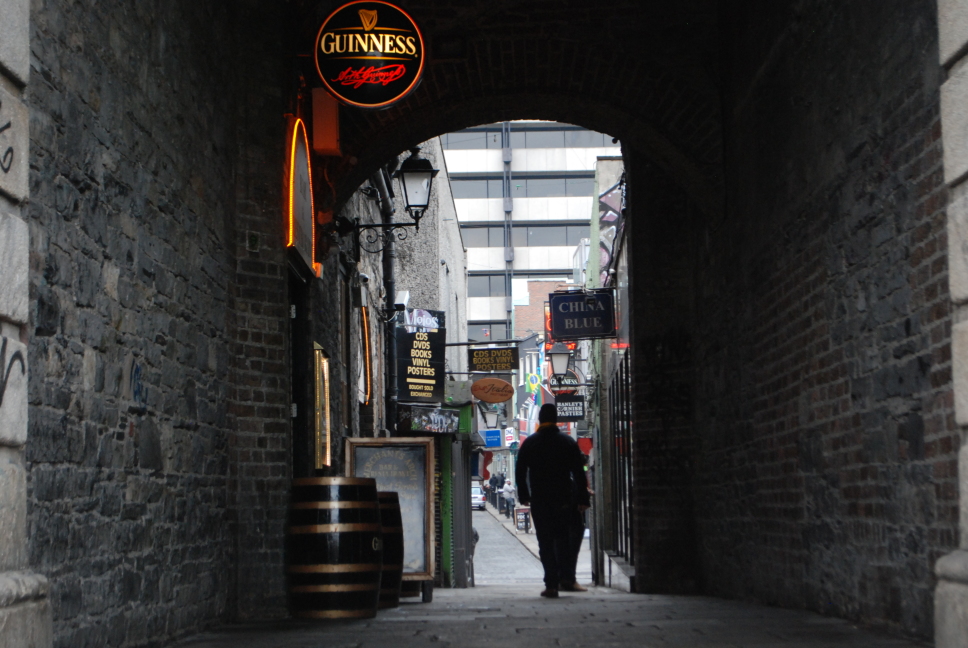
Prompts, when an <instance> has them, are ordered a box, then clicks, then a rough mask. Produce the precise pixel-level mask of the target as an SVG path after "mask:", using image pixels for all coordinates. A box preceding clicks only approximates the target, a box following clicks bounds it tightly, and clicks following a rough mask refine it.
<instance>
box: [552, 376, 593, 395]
mask: <svg viewBox="0 0 968 648" xmlns="http://www.w3.org/2000/svg"><path fill="white" fill-rule="evenodd" d="M583 382H584V380H582V377H581V375H580V374H579V373H578V372H577V371H576V370H575V369H569V370H568V373H566V374H565V375H564V376H551V378H549V379H548V385H549V387H551V393H552V394H555V395H558V394H564V395H566V396H567V395H571V394H577V393H578V386H579V385H581V384H582V383H583Z"/></svg>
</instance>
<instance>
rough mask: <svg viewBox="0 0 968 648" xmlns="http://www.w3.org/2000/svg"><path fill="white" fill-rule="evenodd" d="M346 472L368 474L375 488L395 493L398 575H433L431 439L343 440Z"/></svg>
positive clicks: (420, 578) (414, 577)
mask: <svg viewBox="0 0 968 648" xmlns="http://www.w3.org/2000/svg"><path fill="white" fill-rule="evenodd" d="M346 474H347V476H351V477H371V478H373V479H375V480H376V487H377V490H380V491H396V492H397V493H399V495H400V513H401V516H402V517H403V580H413V581H423V580H433V577H434V440H433V438H432V437H412V438H405V437H401V438H395V439H363V438H350V439H346Z"/></svg>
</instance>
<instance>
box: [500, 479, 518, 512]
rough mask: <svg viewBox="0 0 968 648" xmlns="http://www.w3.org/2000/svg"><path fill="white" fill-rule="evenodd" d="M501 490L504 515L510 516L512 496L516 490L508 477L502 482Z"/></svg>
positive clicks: (512, 503)
mask: <svg viewBox="0 0 968 648" xmlns="http://www.w3.org/2000/svg"><path fill="white" fill-rule="evenodd" d="M502 492H503V493H504V517H506V518H510V517H511V516H512V515H514V498H515V496H516V495H517V492H518V491H517V489H516V488H515V487H514V484H513V483H512V482H511V480H510V479H509V480H507V481H506V482H504V488H503V489H502Z"/></svg>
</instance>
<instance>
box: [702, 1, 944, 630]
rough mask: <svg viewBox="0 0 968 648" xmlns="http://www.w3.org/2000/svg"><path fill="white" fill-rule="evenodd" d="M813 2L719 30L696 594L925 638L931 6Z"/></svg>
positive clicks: (940, 224)
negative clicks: (719, 197) (718, 191)
mask: <svg viewBox="0 0 968 648" xmlns="http://www.w3.org/2000/svg"><path fill="white" fill-rule="evenodd" d="M809 5H810V9H809V11H802V12H797V11H792V10H789V11H788V10H787V9H781V8H779V7H775V6H771V7H770V11H764V12H760V13H757V14H756V15H755V22H750V21H751V20H752V19H753V15H752V14H744V13H743V12H742V11H739V12H737V14H735V15H734V16H733V19H731V20H730V21H729V22H728V24H727V25H726V30H727V34H728V37H727V42H728V43H730V46H729V47H728V49H727V57H726V60H727V63H726V69H727V70H728V74H727V80H728V88H729V90H728V92H727V93H726V108H727V110H726V111H725V114H726V115H728V117H727V123H726V125H725V127H724V128H725V132H726V133H727V146H726V150H727V155H726V171H727V187H728V199H727V206H728V209H727V213H726V216H725V219H724V220H723V221H722V222H721V223H708V224H706V225H705V226H704V227H703V228H702V230H701V231H700V232H699V234H698V236H699V254H698V257H697V277H698V285H699V291H698V293H697V296H696V297H697V304H699V305H700V316H699V317H698V318H697V323H698V329H697V332H698V335H697V336H696V337H695V340H696V341H697V348H696V351H695V354H696V366H697V368H698V375H697V383H696V385H697V390H696V404H697V406H696V424H697V428H698V431H699V434H700V436H701V442H702V450H703V453H702V459H701V463H700V464H699V465H698V467H697V470H696V482H695V486H694V488H695V497H696V502H697V506H698V510H697V517H698V521H699V530H698V533H699V541H700V543H701V562H702V567H703V570H704V577H705V583H706V589H707V591H708V592H710V593H713V594H723V595H728V596H738V597H744V598H755V599H759V600H763V601H766V602H769V603H775V604H781V605H792V606H806V607H809V608H812V609H815V610H818V611H822V612H824V613H829V614H835V615H839V616H845V617H848V618H853V619H858V620H863V621H868V622H877V623H883V624H888V625H894V626H896V627H898V628H899V629H901V630H903V631H906V632H909V633H912V634H915V635H920V636H930V634H931V629H932V595H933V587H934V578H933V576H932V566H933V564H934V561H935V560H936V559H937V558H938V557H939V556H940V555H942V554H943V553H945V552H947V551H948V550H949V549H950V548H952V547H953V546H955V543H956V534H957V485H956V455H955V453H956V451H957V446H958V443H957V436H956V431H955V428H954V421H953V412H952V395H951V364H950V361H951V352H950V336H951V321H950V317H949V306H948V304H949V297H948V292H947V290H948V289H947V259H946V234H945V215H944V209H945V206H946V192H945V189H944V187H943V183H942V170H941V144H940V125H939V114H938V83H939V79H938V75H937V73H936V72H935V70H936V57H937V44H936V28H935V22H934V21H935V9H934V3H933V2H927V1H920V2H889V3H883V4H879V5H878V11H876V12H868V11H865V10H862V8H861V7H859V6H855V5H850V6H848V5H844V4H843V3H834V2H819V1H818V2H812V3H809ZM760 9H762V7H761V8H760ZM764 25H778V26H779V27H778V28H777V29H776V30H775V31H774V32H772V33H771V35H770V37H769V38H765V39H764V38H752V36H753V34H754V32H755V33H756V34H762V30H763V28H764ZM748 30H752V31H748ZM805 63H809V64H805Z"/></svg>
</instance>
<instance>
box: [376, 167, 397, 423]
mask: <svg viewBox="0 0 968 648" xmlns="http://www.w3.org/2000/svg"><path fill="white" fill-rule="evenodd" d="M370 184H371V185H372V186H373V187H375V188H376V191H377V194H378V195H379V197H380V218H381V220H382V221H383V222H384V223H390V222H392V221H393V211H394V209H393V200H392V199H391V198H390V190H389V189H388V188H387V183H386V177H385V175H384V173H383V169H382V168H381V169H380V170H379V171H377V172H376V173H374V174H373V175H372V176H370ZM396 261H397V250H396V245H395V244H394V242H393V238H392V237H391V238H390V240H389V241H388V242H387V245H386V247H385V248H383V290H384V292H385V293H386V297H385V299H384V307H385V308H393V300H394V299H396V296H397V281H396V277H395V276H394V266H395V265H396ZM384 312H389V311H384ZM394 320H396V313H394V314H393V319H391V320H390V321H388V322H387V323H386V360H387V371H386V375H387V386H386V395H387V397H386V420H385V425H386V429H387V430H389V431H390V434H391V435H393V434H395V433H396V431H397V401H398V399H399V394H398V392H397V344H396V338H395V337H394V331H395V328H396V323H395V321H394Z"/></svg>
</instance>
